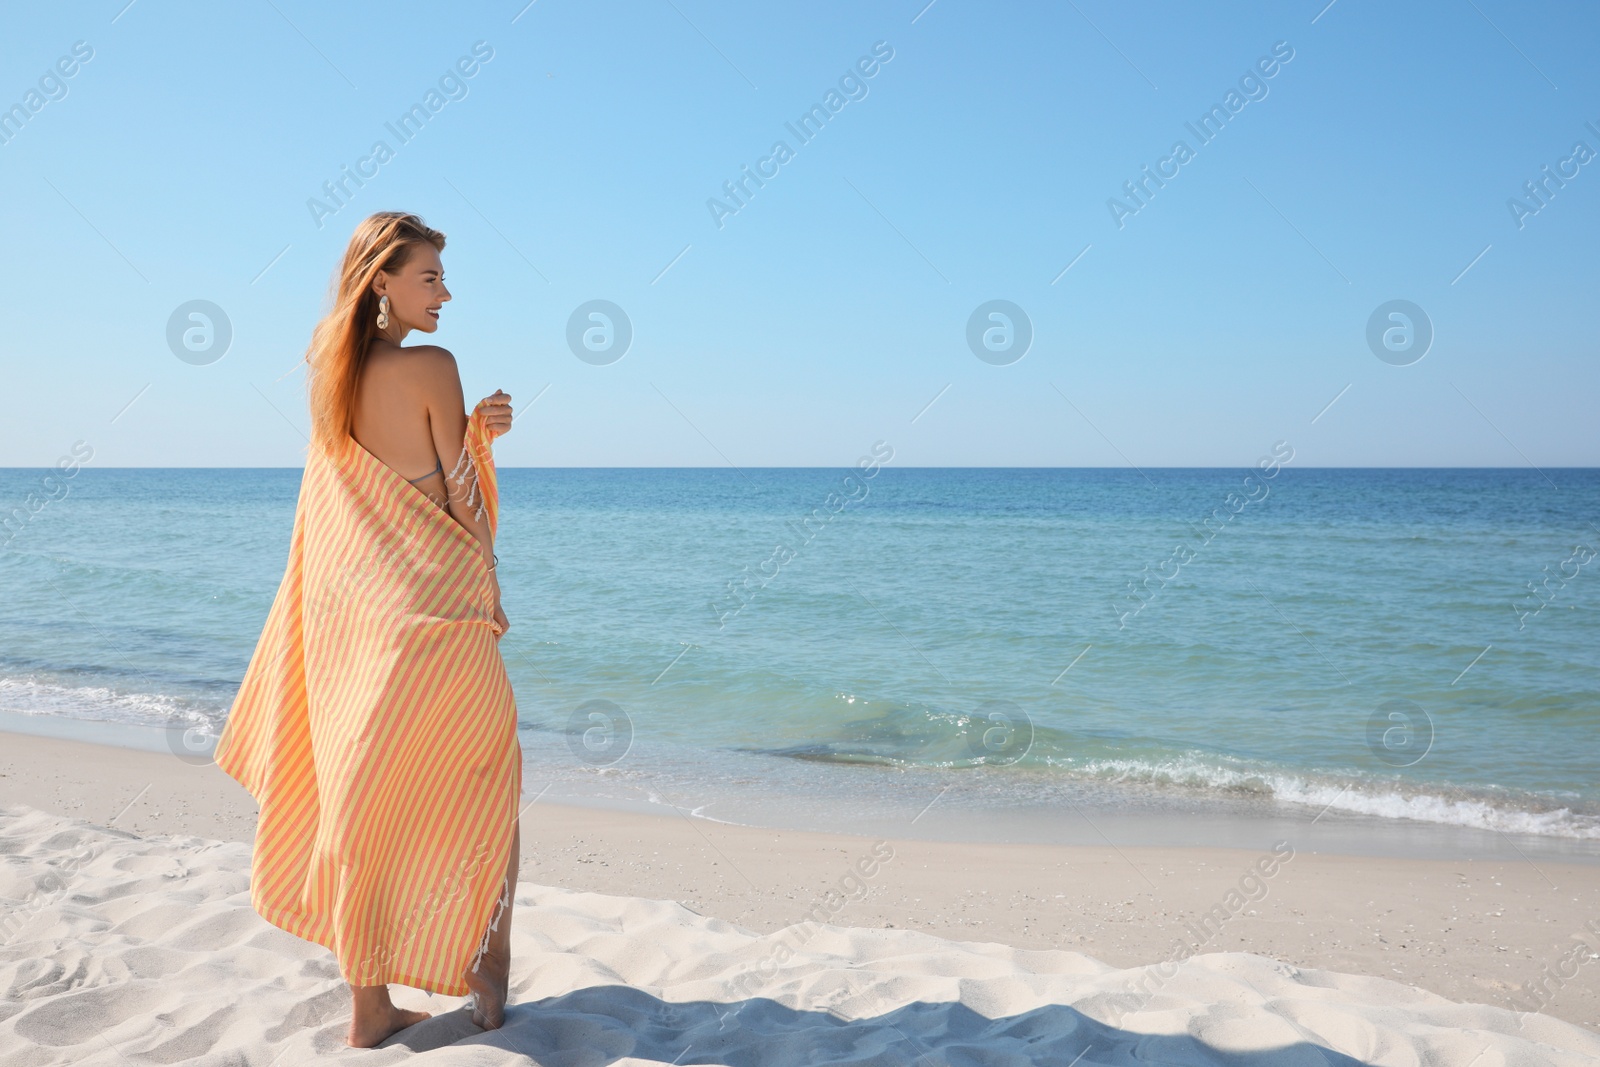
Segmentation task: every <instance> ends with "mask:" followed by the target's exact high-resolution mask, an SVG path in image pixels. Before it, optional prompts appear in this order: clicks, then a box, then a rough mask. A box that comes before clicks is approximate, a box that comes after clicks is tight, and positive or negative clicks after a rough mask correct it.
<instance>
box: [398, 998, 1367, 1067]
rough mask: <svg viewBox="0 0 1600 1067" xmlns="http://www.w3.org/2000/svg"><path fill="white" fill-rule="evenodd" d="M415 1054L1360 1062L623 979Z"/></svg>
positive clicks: (1038, 1016) (753, 1061)
mask: <svg viewBox="0 0 1600 1067" xmlns="http://www.w3.org/2000/svg"><path fill="white" fill-rule="evenodd" d="M397 1045H398V1046H401V1047H404V1048H408V1049H411V1050H412V1051H414V1052H426V1051H431V1050H433V1049H439V1048H446V1047H458V1048H471V1047H474V1046H489V1047H492V1048H500V1049H506V1050H509V1051H512V1052H516V1053H518V1054H520V1055H522V1056H525V1057H527V1058H528V1059H529V1060H531V1061H532V1062H534V1063H536V1064H539V1065H540V1067H603V1065H605V1064H609V1063H614V1062H616V1061H617V1060H619V1059H623V1058H625V1057H630V1056H631V1057H635V1058H638V1059H644V1060H656V1061H659V1062H661V1063H664V1064H665V1063H671V1064H678V1065H684V1064H691V1063H700V1064H727V1065H729V1067H789V1065H793V1067H817V1065H826V1064H834V1065H842V1064H852V1065H862V1067H865V1065H869V1064H871V1065H879V1064H881V1065H884V1067H892V1065H905V1067H912V1065H916V1067H947V1065H949V1067H1031V1065H1034V1064H1041V1065H1048V1067H1097V1065H1099V1067H1103V1065H1109V1064H1116V1065H1126V1064H1136V1063H1139V1064H1142V1063H1153V1064H1183V1065H1189V1064H1195V1065H1199V1064H1205V1065H1208V1067H1215V1065H1223V1064H1226V1065H1229V1067H1301V1065H1304V1067H1362V1061H1360V1060H1357V1059H1353V1058H1352V1057H1350V1056H1346V1055H1344V1054H1343V1053H1339V1052H1334V1051H1332V1050H1330V1049H1326V1048H1323V1047H1322V1046H1320V1045H1315V1044H1311V1043H1309V1042H1304V1041H1302V1042H1298V1043H1295V1044H1291V1045H1286V1046H1283V1047H1280V1048H1274V1049H1269V1050H1264V1051H1260V1052H1229V1051H1222V1050H1219V1049H1216V1048H1214V1047H1212V1046H1211V1045H1208V1044H1206V1043H1205V1042H1203V1041H1200V1040H1199V1039H1197V1038H1194V1037H1191V1036H1189V1035H1187V1034H1176V1035H1151V1034H1139V1033H1132V1032H1129V1031H1127V1030H1121V1029H1118V1028H1116V1027H1114V1026H1108V1025H1106V1024H1105V1023H1101V1022H1097V1021H1095V1020H1094V1019H1091V1018H1089V1017H1088V1016H1087V1015H1084V1014H1083V1013H1082V1012H1079V1011H1077V1010H1076V1009H1074V1008H1070V1007H1066V1006H1065V1005H1056V1004H1052V1005H1047V1006H1045V1007H1041V1008H1035V1009H1034V1010H1032V1011H1028V1012H1024V1013H1022V1014H1020V1015H1012V1016H1008V1017H1005V1018H1001V1019H987V1018H985V1017H983V1016H982V1015H979V1014H978V1013H977V1012H975V1011H973V1010H972V1009H971V1008H968V1007H966V1006H965V1005H963V1004H961V1003H953V1004H928V1003H922V1002H916V1003H912V1004H907V1005H905V1006H903V1007H900V1008H896V1009H895V1010H894V1011H892V1012H889V1013H887V1014H885V1015H879V1016H876V1017H873V1018H866V1019H855V1020H846V1019H841V1018H839V1017H838V1016H835V1015H833V1014H830V1013H829V1012H826V1011H795V1010H793V1009H791V1008H787V1007H784V1006H783V1005H782V1004H779V1003H778V1002H776V1001H773V1000H768V999H765V998H761V997H757V998H752V999H749V1000H744V1001H736V1002H733V1003H731V1004H722V1003H716V1002H712V1001H688V1002H685V1003H671V1002H668V1001H662V1000H658V999H656V998H655V997H653V996H651V995H650V994H648V993H645V992H642V991H640V990H638V989H633V988H631V987H628V986H615V985H608V986H590V987H588V988H586V989H579V990H574V991H573V992H571V993H567V994H564V995H562V996H559V997H552V998H550V999H548V1000H542V1001H537V1002H534V1003H522V1004H515V1005H513V1006H512V1007H511V1008H510V1009H509V1010H508V1011H507V1012H506V1024H505V1026H504V1027H503V1028H501V1029H500V1030H496V1031H491V1032H484V1031H482V1030H479V1029H478V1028H477V1027H476V1026H474V1025H472V1022H471V1021H470V1019H469V1018H468V1017H467V1013H466V1012H465V1011H452V1012H447V1013H445V1014H443V1015H439V1016H437V1017H435V1018H432V1019H429V1020H428V1021H426V1022H424V1023H421V1024H419V1025H417V1026H414V1027H412V1028H411V1029H409V1030H404V1031H402V1032H400V1033H399V1034H396V1035H395V1036H394V1037H392V1038H390V1039H389V1040H388V1041H387V1042H385V1043H384V1045H383V1047H385V1048H388V1047H392V1046H397Z"/></svg>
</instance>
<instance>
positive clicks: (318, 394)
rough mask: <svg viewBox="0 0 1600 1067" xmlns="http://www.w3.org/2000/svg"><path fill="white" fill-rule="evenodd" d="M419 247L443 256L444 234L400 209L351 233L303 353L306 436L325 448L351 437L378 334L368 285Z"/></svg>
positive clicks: (376, 217) (400, 264) (374, 217)
mask: <svg viewBox="0 0 1600 1067" xmlns="http://www.w3.org/2000/svg"><path fill="white" fill-rule="evenodd" d="M422 244H430V245H432V246H433V247H434V248H435V249H437V250H438V251H440V252H443V251H444V234H442V233H440V232H439V231H438V230H435V229H432V228H430V227H429V226H428V225H427V224H426V223H424V222H423V221H422V219H421V218H420V217H418V216H416V215H412V214H409V213H407V212H404V211H380V212H378V213H377V214H375V215H369V216H368V217H367V218H365V219H363V220H362V222H361V224H360V225H359V226H357V227H356V230H355V233H353V234H351V235H350V244H349V246H348V247H346V248H345V250H344V261H343V262H342V263H341V264H340V266H339V270H338V272H337V273H336V274H335V275H334V277H333V284H332V285H331V286H330V290H329V291H330V303H331V305H332V306H331V308H330V310H329V311H328V313H327V314H326V315H325V316H323V318H322V321H321V322H318V323H317V326H316V329H315V330H313V331H312V333H311V345H310V347H309V348H307V349H306V365H307V368H308V375H307V380H306V392H307V395H308V399H309V401H310V405H311V436H312V438H313V440H314V441H315V443H316V444H318V445H319V446H321V447H322V448H324V449H328V448H332V447H335V446H338V445H342V444H343V443H344V440H345V439H346V438H347V437H349V436H350V426H351V419H352V416H353V414H354V411H355V400H356V383H357V382H358V381H360V378H361V365H362V363H363V362H364V361H365V360H366V356H367V350H368V348H369V347H370V346H371V345H372V340H373V338H374V337H376V336H377V335H378V297H377V295H376V294H375V293H373V291H372V283H373V281H374V279H376V278H377V276H378V272H379V271H380V270H381V271H386V272H388V273H390V274H393V273H394V272H396V271H398V270H399V269H400V268H401V267H403V266H405V264H406V261H407V260H408V259H410V258H411V251H412V249H414V248H416V247H417V246H419V245H422Z"/></svg>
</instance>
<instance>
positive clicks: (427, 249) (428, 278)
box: [372, 244, 450, 343]
mask: <svg viewBox="0 0 1600 1067" xmlns="http://www.w3.org/2000/svg"><path fill="white" fill-rule="evenodd" d="M410 253H411V254H410V255H409V256H407V257H406V261H405V263H404V264H402V265H401V266H400V268H399V269H398V270H396V271H394V272H393V273H390V272H389V271H383V270H380V271H379V272H378V276H377V277H376V278H374V279H373V282H372V291H373V292H374V293H376V294H377V295H378V296H380V297H383V296H387V297H388V298H389V327H388V329H386V330H383V331H381V332H382V333H383V334H384V335H385V336H387V337H388V338H389V339H390V340H392V341H395V342H397V343H398V342H399V340H400V339H401V338H402V337H404V336H405V335H406V334H407V333H408V332H410V331H411V330H421V331H422V332H423V333H432V332H433V331H435V330H437V329H438V328H439V308H440V306H441V305H443V304H444V302H445V301H446V300H449V299H450V290H448V289H446V288H445V287H444V265H443V264H442V263H440V262H439V250H438V249H437V248H434V247H433V246H432V245H430V244H413V245H411V246H410Z"/></svg>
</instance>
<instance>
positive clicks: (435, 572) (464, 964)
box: [217, 413, 522, 996]
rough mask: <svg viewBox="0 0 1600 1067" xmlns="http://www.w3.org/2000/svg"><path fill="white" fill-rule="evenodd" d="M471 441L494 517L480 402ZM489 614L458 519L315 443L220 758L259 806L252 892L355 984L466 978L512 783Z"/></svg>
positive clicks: (348, 449)
mask: <svg viewBox="0 0 1600 1067" xmlns="http://www.w3.org/2000/svg"><path fill="white" fill-rule="evenodd" d="M466 444H467V448H468V449H469V451H470V453H471V455H472V457H473V458H474V460H475V466H476V468H477V474H478V479H479V488H480V491H481V493H482V498H483V500H482V503H483V506H484V507H485V508H486V510H487V517H488V520H489V523H490V528H491V529H493V528H494V525H495V523H496V522H497V520H498V503H499V498H498V492H497V486H496V479H495V472H494V460H493V456H492V454H491V452H490V447H489V436H488V432H487V430H486V429H485V426H484V420H483V417H482V415H481V413H474V414H473V416H472V418H471V419H470V420H469V421H468V426H467V442H466ZM469 476H470V475H469ZM451 488H452V492H459V490H458V489H457V487H456V486H455V485H454V484H452V486H451ZM498 630H499V628H498V626H497V624H496V623H495V621H494V596H493V592H492V587H491V585H490V581H489V572H488V569H487V567H486V566H485V564H484V561H483V556H482V554H481V553H480V551H479V549H478V543H477V541H476V540H475V539H474V538H473V537H472V535H471V534H469V533H468V532H467V531H466V529H464V528H463V527H462V526H461V525H460V524H459V523H457V522H456V521H455V520H454V519H452V518H451V517H450V516H449V515H448V514H447V513H446V512H444V511H442V510H441V509H440V508H439V507H438V506H436V505H435V504H433V503H432V502H430V501H429V500H428V499H427V497H425V496H424V495H423V494H422V492H421V491H420V490H419V489H417V488H415V487H413V486H411V485H409V484H407V482H406V480H405V479H404V478H402V477H401V476H400V475H399V474H397V473H396V472H394V471H393V470H391V469H390V468H389V467H387V466H386V465H384V464H383V463H382V462H380V461H379V460H378V459H377V458H376V457H374V456H373V455H372V454H371V453H370V452H368V451H367V450H366V449H364V448H362V447H361V445H359V444H358V443H356V442H355V441H354V440H353V439H347V440H346V442H345V445H344V447H343V449H342V451H340V452H339V454H337V455H325V454H323V453H322V452H321V451H320V450H319V449H317V448H315V447H313V448H312V449H311V450H310V455H309V456H308V458H307V461H306V470H305V476H304V479H303V480H302V482H301V485H300V501H299V505H298V506H297V508H296V510H295V521H294V535H293V538H292V540H291V542H290V546H289V562H288V567H287V569H286V571H285V573H284V576H283V583H282V585H280V586H279V588H278V594H277V599H276V600H275V601H274V602H273V605H272V610H271V612H270V614H269V615H268V616H267V622H266V626H265V628H264V629H263V631H262V634H261V640H260V642H259V643H258V644H257V646H256V650H255V655H254V656H253V657H252V658H251V661H250V666H249V669H248V670H247V671H246V672H245V676H244V681H243V682H242V684H241V685H240V687H239V695H238V697H237V698H236V699H235V701H234V704H233V709H232V711H231V712H230V714H229V716H228V723H227V726H226V728H225V729H224V731H223V735H222V738H221V739H220V741H219V742H218V746H217V765H218V766H220V767H221V768H222V769H223V770H224V771H226V772H228V774H230V775H232V776H233V777H234V778H236V779H238V781H239V782H240V784H242V785H243V786H244V787H245V788H246V789H248V790H249V791H250V793H251V794H252V795H253V796H254V797H255V799H256V801H257V803H258V804H259V805H260V808H261V815H260V819H259V822H258V824H257V828H256V842H255V852H254V856H253V858H252V861H251V879H250V901H251V903H252V904H253V905H254V906H255V909H256V910H257V911H258V912H260V913H261V915H262V917H263V918H265V919H266V920H267V921H268V922H270V923H272V924H273V925H274V926H278V927H281V928H282V929H284V930H287V931H289V932H290V933H292V934H295V935H297V936H299V937H303V938H306V939H307V940H310V941H315V942H317V943H318V944H321V945H325V946H327V947H328V948H330V949H332V950H333V952H334V953H335V955H336V956H337V957H338V960H339V969H340V972H341V973H342V974H343V976H344V979H345V980H346V981H347V982H349V983H351V984H352V985H358V986H369V985H380V984H386V983H389V982H398V983H401V984H404V985H409V986H415V987H417V988H420V989H426V990H428V991H430V992H435V993H442V994H445V995H450V996H465V995H466V993H467V986H466V983H465V982H464V981H463V980H462V973H463V972H464V971H465V970H466V969H467V968H468V967H469V966H470V963H471V959H472V956H473V953H474V951H475V950H476V949H477V946H478V943H479V941H480V939H481V938H482V936H483V933H484V930H485V928H486V926H487V925H488V921H489V918H490V913H491V912H492V910H493V908H494V905H495V901H496V900H497V898H498V895H499V892H500V884H501V877H502V875H503V874H504V873H505V869H506V863H507V860H508V858H509V855H510V849H511V831H512V825H513V822H514V820H515V819H516V815H517V798H518V796H519V795H520V793H521V790H522V752H521V748H520V746H519V745H518V742H517V711H516V703H515V701H514V699H513V697H512V693H511V683H510V681H509V680H508V679H507V677H506V671H505V664H504V662H503V661H502V660H501V658H500V650H499V646H498V644H497V641H496V637H497V634H498Z"/></svg>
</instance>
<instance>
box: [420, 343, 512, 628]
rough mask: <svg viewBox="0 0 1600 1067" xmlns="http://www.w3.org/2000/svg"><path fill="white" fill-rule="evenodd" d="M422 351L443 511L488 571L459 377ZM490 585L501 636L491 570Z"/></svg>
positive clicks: (451, 364) (450, 365)
mask: <svg viewBox="0 0 1600 1067" xmlns="http://www.w3.org/2000/svg"><path fill="white" fill-rule="evenodd" d="M426 349H427V352H426V356H427V358H426V359H425V360H424V361H423V374H424V397H425V399H426V403H427V406H428V430H429V432H430V433H431V434H432V435H433V447H434V451H435V452H437V453H438V455H439V461H440V463H441V465H443V467H444V470H445V493H446V501H447V509H448V510H449V512H450V517H451V518H453V519H455V520H456V521H457V522H459V523H460V524H461V526H462V528H463V529H465V530H466V531H467V532H468V533H470V534H471V535H472V536H473V537H474V538H476V539H477V542H478V550H479V551H480V552H482V553H483V562H484V563H485V564H487V565H488V566H489V567H491V568H493V566H494V531H493V530H492V529H490V527H489V518H488V514H487V513H486V512H485V511H484V508H483V497H482V495H481V494H480V493H479V491H478V475H477V469H476V467H475V466H474V465H473V462H472V459H471V456H470V455H469V454H468V453H467V451H466V444H465V442H466V436H467V411H466V401H465V399H464V397H463V394H462V392H461V375H460V372H459V371H458V370H457V369H456V360H455V357H454V356H452V355H451V354H450V353H449V352H448V351H447V350H445V349H443V348H439V347H437V346H434V345H428V346H426ZM420 354H422V353H421V352H419V355H420ZM507 399H508V400H509V397H508V398H507ZM489 579H490V581H491V583H492V584H493V587H494V612H495V618H496V620H497V621H498V622H499V623H500V626H501V628H502V631H503V630H504V629H505V628H507V627H509V625H510V624H509V622H508V621H507V620H506V617H505V613H504V612H503V611H502V610H501V608H500V580H499V575H497V574H496V573H495V571H494V570H492V569H491V570H490V571H489Z"/></svg>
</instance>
